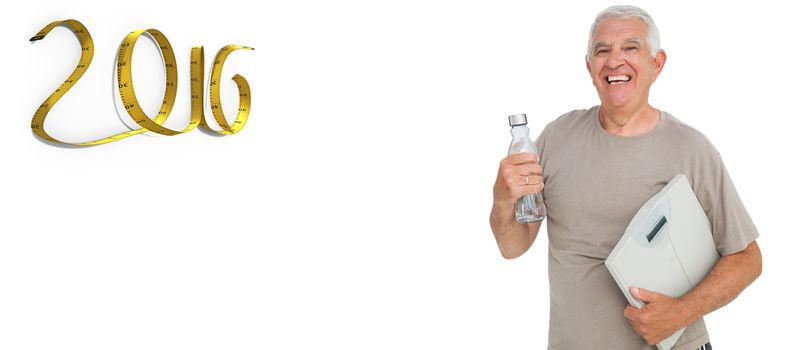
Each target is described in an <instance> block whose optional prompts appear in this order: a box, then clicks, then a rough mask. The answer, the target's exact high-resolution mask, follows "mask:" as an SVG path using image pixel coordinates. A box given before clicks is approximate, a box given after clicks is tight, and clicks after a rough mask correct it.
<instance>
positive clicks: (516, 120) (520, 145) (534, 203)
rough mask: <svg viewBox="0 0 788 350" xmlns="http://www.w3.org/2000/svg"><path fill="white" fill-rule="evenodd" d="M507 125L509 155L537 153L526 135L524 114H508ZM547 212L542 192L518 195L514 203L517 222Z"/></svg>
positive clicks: (533, 220) (534, 218)
mask: <svg viewBox="0 0 788 350" xmlns="http://www.w3.org/2000/svg"><path fill="white" fill-rule="evenodd" d="M509 125H510V126H511V127H512V144H511V145H509V155H512V154H515V153H523V152H527V153H535V154H539V150H538V149H537V148H536V145H534V143H533V142H532V141H531V138H530V137H528V132H529V131H530V130H529V129H528V118H527V117H526V116H525V114H515V115H510V116H509ZM546 214H547V209H546V208H545V206H544V200H543V199H542V193H541V192H536V193H529V194H526V195H525V196H522V197H520V199H518V200H517V203H515V205H514V216H515V218H516V219H517V222H518V223H521V224H525V223H529V222H536V221H542V220H544V218H545V215H546Z"/></svg>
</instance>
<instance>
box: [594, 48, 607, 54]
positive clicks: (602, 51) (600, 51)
mask: <svg viewBox="0 0 788 350" xmlns="http://www.w3.org/2000/svg"><path fill="white" fill-rule="evenodd" d="M609 51H610V50H608V49H599V50H596V54H597V55H601V54H606V53H608V52H609Z"/></svg>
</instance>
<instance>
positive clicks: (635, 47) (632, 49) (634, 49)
mask: <svg viewBox="0 0 788 350" xmlns="http://www.w3.org/2000/svg"><path fill="white" fill-rule="evenodd" d="M637 50H638V48H637V46H627V47H625V48H624V51H629V52H632V51H637Z"/></svg>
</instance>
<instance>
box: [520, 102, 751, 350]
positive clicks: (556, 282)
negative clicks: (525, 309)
mask: <svg viewBox="0 0 788 350" xmlns="http://www.w3.org/2000/svg"><path fill="white" fill-rule="evenodd" d="M536 144H537V147H538V148H539V150H540V156H541V160H540V161H541V164H542V167H543V169H544V183H545V188H544V192H543V194H544V200H545V205H546V206H547V235H548V238H549V258H548V260H549V261H548V271H549V279H550V331H549V340H548V348H549V349H552V350H587V349H605V350H619V349H620V350H640V349H643V350H645V349H649V350H652V349H656V347H652V346H649V345H648V344H647V343H646V342H645V341H644V340H643V339H642V338H641V337H640V336H639V335H638V334H637V333H636V332H635V331H634V330H633V329H632V326H631V325H630V324H629V322H627V320H626V318H624V308H625V307H626V306H627V300H626V298H625V297H624V294H623V293H622V292H621V290H619V288H618V286H617V285H616V282H615V281H614V280H613V278H612V277H611V276H610V273H609V272H608V270H607V268H606V267H605V264H604V262H605V259H606V258H607V256H608V255H609V254H610V252H611V251H612V250H613V247H615V245H616V243H618V240H619V239H620V238H621V236H622V235H623V233H624V231H625V230H626V228H627V225H628V224H629V222H630V220H632V217H633V216H634V215H635V213H636V212H637V210H638V209H640V207H641V206H642V205H643V203H645V202H646V200H648V199H649V198H651V197H652V196H653V195H654V194H656V193H657V192H659V190H660V189H662V187H663V186H665V185H666V184H667V183H668V182H669V181H670V180H671V179H672V178H673V177H674V176H675V175H676V174H685V175H687V179H688V180H689V183H690V185H691V186H692V189H693V190H694V192H695V194H696V196H697V197H698V200H699V201H700V204H701V206H703V209H704V211H705V212H706V215H707V216H708V217H709V221H710V222H711V224H712V233H713V236H714V241H715V243H716V245H717V250H718V251H719V252H720V254H722V255H728V254H733V253H736V252H739V251H741V250H743V249H744V248H746V247H747V245H748V244H749V243H751V242H752V241H753V240H755V239H756V238H757V237H758V231H757V230H756V228H755V226H754V225H753V223H752V220H751V219H750V216H749V215H748V214H747V211H746V210H745V208H744V205H743V204H742V202H741V200H740V199H739V196H738V194H737V193H736V189H735V188H734V187H733V183H732V182H731V179H730V177H729V176H728V173H727V171H726V170H725V166H724V165H723V163H722V159H721V158H720V155H719V153H718V152H717V150H716V149H715V148H714V146H712V144H711V143H710V142H709V140H708V139H706V137H705V136H704V135H703V134H701V133H700V132H698V131H697V130H695V129H693V128H692V127H690V126H688V125H686V124H684V123H682V122H681V121H679V120H678V119H676V118H675V117H673V116H671V115H670V114H668V113H665V112H660V120H659V122H658V123H657V126H656V127H655V128H654V129H653V130H651V131H650V132H649V133H647V134H644V135H640V136H635V137H621V136H616V135H612V134H609V133H608V132H607V131H605V130H604V129H603V128H602V125H601V124H600V122H599V107H598V106H596V107H593V108H591V109H588V110H577V111H572V112H569V113H567V114H565V115H563V116H561V117H559V118H558V119H556V120H554V121H553V122H552V123H550V124H548V125H547V126H546V127H545V129H544V131H543V132H542V134H541V135H540V136H539V138H538V139H537V141H536ZM708 340H709V336H708V333H707V331H706V326H705V324H704V322H703V319H701V320H699V321H697V322H695V323H694V324H692V325H690V326H689V327H687V329H686V330H685V331H684V334H683V335H682V336H681V338H680V339H679V340H678V342H677V343H676V346H675V347H674V349H679V350H685V349H686V350H690V349H697V348H698V347H699V346H701V345H703V344H705V343H706V342H708Z"/></svg>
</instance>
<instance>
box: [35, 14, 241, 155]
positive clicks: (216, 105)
mask: <svg viewBox="0 0 788 350" xmlns="http://www.w3.org/2000/svg"><path fill="white" fill-rule="evenodd" d="M59 25H63V26H65V27H67V28H69V29H71V31H72V32H73V33H74V34H75V35H76V36H77V40H79V44H80V45H81V46H82V55H81V56H80V58H79V63H78V64H77V66H76V68H74V71H73V72H72V73H71V75H69V76H68V78H67V79H66V81H64V82H63V84H61V85H60V87H58V88H57V89H56V90H55V91H54V92H53V93H52V94H51V95H50V96H49V97H48V98H47V99H46V100H44V102H43V103H42V104H41V106H39V108H38V109H37V110H36V112H35V114H33V120H32V121H31V123H30V127H31V128H32V129H33V132H34V133H35V134H36V135H38V136H39V137H41V138H43V139H45V140H48V141H52V142H56V143H60V144H68V145H74V146H94V145H100V144H105V143H109V142H113V141H117V140H121V139H124V138H126V137H129V136H132V135H136V134H140V133H143V132H146V131H152V132H155V133H157V134H162V135H178V134H182V133H185V132H189V131H191V130H192V129H194V128H195V127H197V126H198V125H199V126H200V127H202V128H203V129H205V130H207V131H211V132H214V133H218V134H223V135H230V134H235V133H237V132H239V131H241V129H243V127H244V125H246V121H247V119H248V118H249V110H250V107H251V102H252V97H251V91H250V90H249V83H248V82H247V81H246V79H245V78H244V77H243V76H241V75H238V74H236V75H235V76H233V81H235V84H236V86H237V87H238V96H239V107H238V114H237V116H236V118H235V122H233V124H232V125H229V123H228V122H227V119H226V118H225V117H224V112H223V110H222V103H221V99H220V95H221V94H220V90H219V85H220V84H219V83H220V79H221V76H222V67H223V66H224V61H225V60H226V59H227V56H229V55H230V53H231V52H233V51H235V50H254V49H253V48H251V47H246V46H241V45H227V46H225V47H223V48H222V49H221V50H219V52H218V53H217V54H216V58H215V59H214V61H213V67H212V69H211V77H210V79H211V84H210V88H209V92H210V104H211V113H212V114H213V116H214V119H215V120H216V123H217V124H219V127H220V128H221V130H213V129H212V128H211V127H210V126H209V125H208V122H207V121H206V119H205V113H204V112H203V95H204V90H203V81H204V80H203V79H204V71H205V63H204V61H205V59H204V54H203V48H202V46H195V47H192V49H191V65H190V67H191V69H190V73H191V118H190V120H189V124H188V125H187V126H186V128H184V129H183V130H172V129H169V128H166V127H164V122H165V121H166V120H167V118H168V117H169V116H170V112H171V111H172V107H173V106H174V105H175V95H176V93H177V91H178V68H177V65H176V63H175V53H174V52H173V50H172V46H171V45H170V42H169V40H167V37H165V36H164V34H163V33H162V32H160V31H158V30H156V29H140V30H135V31H133V32H131V33H129V34H128V35H126V37H125V38H123V42H122V43H121V44H120V49H119V50H118V58H117V74H118V89H119V90H120V98H121V101H122V102H123V107H124V108H125V109H126V112H127V113H128V114H129V115H130V116H131V118H132V119H134V122H136V123H137V124H138V125H139V126H140V128H139V129H134V130H130V131H126V132H122V133H119V134H116V135H112V136H108V137H104V138H101V139H98V140H93V141H86V142H76V143H69V142H63V141H60V140H58V139H55V138H54V137H52V136H50V135H49V134H47V132H46V131H45V130H44V122H45V121H46V117H47V114H48V113H49V111H50V110H51V109H52V107H53V106H54V105H55V103H57V101H58V100H60V98H61V97H63V95H65V94H66V92H68V90H69V89H71V88H72V87H73V86H74V84H75V83H76V82H77V81H78V80H79V78H81V77H82V75H83V74H85V72H86V71H87V69H88V67H89V66H90V63H91V61H92V60H93V38H92V37H91V36H90V33H89V32H88V30H87V28H85V26H84V25H82V23H80V22H79V21H77V20H74V19H68V20H64V21H55V22H52V23H50V24H49V25H47V26H46V27H44V28H43V29H41V30H40V31H39V32H38V33H37V34H36V36H34V37H32V38H30V41H37V40H41V39H43V38H44V37H46V35H47V34H48V33H49V32H50V31H51V30H52V29H53V28H55V27H57V26H59ZM144 33H148V34H149V35H150V36H151V37H152V38H153V40H154V41H155V42H156V44H157V45H158V46H159V50H161V54H162V57H163V58H164V69H165V73H166V79H165V80H166V83H165V84H166V85H165V87H164V100H163V101H162V102H161V108H160V109H159V113H158V115H156V117H155V118H153V119H151V118H150V117H148V116H147V115H146V114H145V112H144V111H143V110H142V108H140V105H139V102H138V101H137V96H136V94H135V93H134V84H133V82H132V79H131V56H132V52H133V50H134V44H135V43H136V42H137V38H139V37H140V35H143V34H144Z"/></svg>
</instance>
